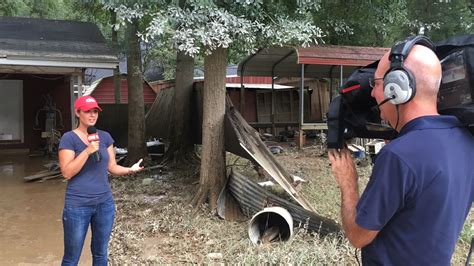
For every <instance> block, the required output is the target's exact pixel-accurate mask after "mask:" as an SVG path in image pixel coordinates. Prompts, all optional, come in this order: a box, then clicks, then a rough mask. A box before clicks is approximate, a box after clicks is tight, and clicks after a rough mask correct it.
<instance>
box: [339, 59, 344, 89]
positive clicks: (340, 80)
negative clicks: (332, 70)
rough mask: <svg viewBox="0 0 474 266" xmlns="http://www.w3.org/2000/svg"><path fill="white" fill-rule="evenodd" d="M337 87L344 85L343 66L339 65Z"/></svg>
mask: <svg viewBox="0 0 474 266" xmlns="http://www.w3.org/2000/svg"><path fill="white" fill-rule="evenodd" d="M339 71H340V72H339V88H342V85H344V82H343V79H344V66H343V65H340V70H339Z"/></svg>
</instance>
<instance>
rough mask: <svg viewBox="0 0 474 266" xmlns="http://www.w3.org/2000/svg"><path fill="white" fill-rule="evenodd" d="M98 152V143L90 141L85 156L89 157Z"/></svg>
mask: <svg viewBox="0 0 474 266" xmlns="http://www.w3.org/2000/svg"><path fill="white" fill-rule="evenodd" d="M98 150H99V141H98V140H97V141H91V142H89V146H87V154H89V155H91V154H93V153H94V152H96V151H98Z"/></svg>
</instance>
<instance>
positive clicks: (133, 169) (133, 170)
mask: <svg viewBox="0 0 474 266" xmlns="http://www.w3.org/2000/svg"><path fill="white" fill-rule="evenodd" d="M142 161H143V159H140V160H138V162H136V163H135V164H134V165H132V167H130V173H136V172H139V171H141V170H143V168H144V167H143V166H140V163H141V162H142Z"/></svg>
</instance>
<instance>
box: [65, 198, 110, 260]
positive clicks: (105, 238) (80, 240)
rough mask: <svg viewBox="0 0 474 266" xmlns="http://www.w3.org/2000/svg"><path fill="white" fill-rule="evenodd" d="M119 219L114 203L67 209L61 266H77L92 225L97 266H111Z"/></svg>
mask: <svg viewBox="0 0 474 266" xmlns="http://www.w3.org/2000/svg"><path fill="white" fill-rule="evenodd" d="M114 218H115V204H114V201H113V200H109V201H106V202H104V203H100V204H97V205H95V206H87V207H72V206H67V205H66V206H64V210H63V228H64V256H63V261H62V263H61V265H77V264H78V262H79V258H80V257H81V252H82V247H83V246H84V240H85V238H86V234H87V230H88V229H89V224H90V225H91V230H92V240H91V251H92V260H93V265H107V258H108V246H109V239H110V234H111V233H112V226H113V224H114Z"/></svg>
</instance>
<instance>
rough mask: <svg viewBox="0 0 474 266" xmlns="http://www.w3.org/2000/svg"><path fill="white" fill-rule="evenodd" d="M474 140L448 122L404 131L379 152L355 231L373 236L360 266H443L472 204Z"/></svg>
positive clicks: (440, 119) (431, 121)
mask: <svg viewBox="0 0 474 266" xmlns="http://www.w3.org/2000/svg"><path fill="white" fill-rule="evenodd" d="M473 180H474V137H473V136H472V135H471V134H470V133H469V132H468V131H467V130H466V129H465V128H463V126H462V124H461V123H460V122H459V120H458V119H457V118H456V117H453V116H424V117H419V118H416V119H414V120H412V121H410V122H409V123H407V124H406V125H405V126H404V127H403V128H402V130H401V131H400V134H399V136H398V137H397V138H396V139H395V140H393V141H391V142H390V143H389V144H387V145H385V146H384V148H383V149H382V150H381V151H380V153H379V154H378V156H377V160H376V162H375V165H374V168H373V172H372V175H371V178H370V181H369V183H368V184H367V187H366V189H365V190H364V192H363V194H362V196H361V198H360V200H359V203H358V204H357V215H356V223H357V224H358V225H359V226H361V227H363V228H366V229H369V230H375V231H380V232H379V233H378V235H377V237H376V238H375V239H374V240H373V241H372V243H370V244H369V245H367V246H366V247H364V248H363V249H362V262H363V263H364V264H365V265H373V264H384V265H449V264H450V260H451V256H452V254H453V251H454V247H455V245H456V241H457V238H458V236H459V234H460V232H461V230H462V227H463V224H464V221H465V219H466V216H467V214H468V212H469V210H470V208H471V205H472V200H473V196H474V192H473V191H474V182H473Z"/></svg>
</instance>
